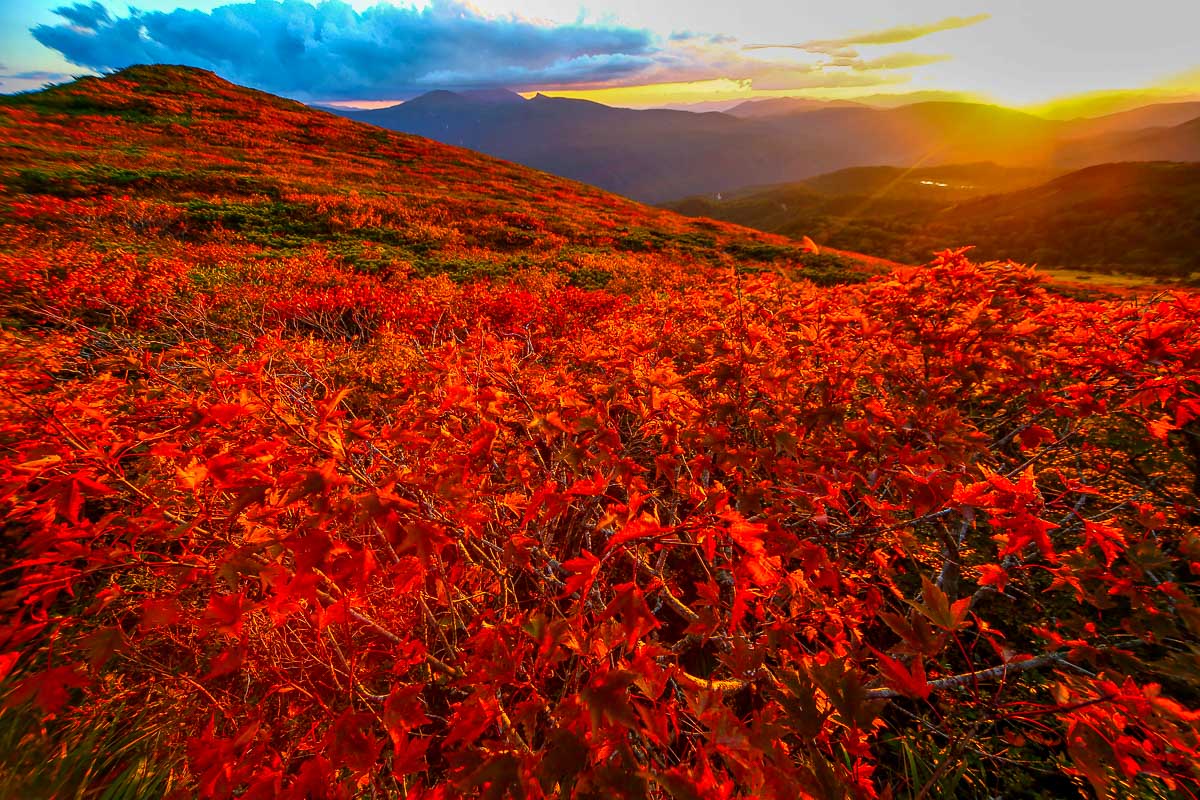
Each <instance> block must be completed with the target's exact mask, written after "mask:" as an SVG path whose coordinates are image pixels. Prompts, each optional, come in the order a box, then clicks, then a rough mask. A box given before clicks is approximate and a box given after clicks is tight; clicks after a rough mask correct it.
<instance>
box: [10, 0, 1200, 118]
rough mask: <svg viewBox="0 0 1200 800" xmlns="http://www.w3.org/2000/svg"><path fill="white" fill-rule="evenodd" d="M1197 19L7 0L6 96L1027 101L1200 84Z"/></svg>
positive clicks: (922, 7)
mask: <svg viewBox="0 0 1200 800" xmlns="http://www.w3.org/2000/svg"><path fill="white" fill-rule="evenodd" d="M130 5H133V6H134V9H131V8H130ZM1197 30H1200V3H1188V2H1181V0H1140V2H1137V3H1116V2H1095V0H1006V1H1005V2H998V1H997V0H991V2H979V3H977V4H972V3H969V2H966V3H964V2H961V1H960V0H913V1H912V2H909V3H905V4H897V3H894V2H891V0H853V1H852V2H829V1H828V0H822V1H821V2H815V1H809V0H788V2H781V0H741V1H740V2H737V3H725V4H716V3H696V2H694V0H653V1H651V2H648V1H647V0H595V2H589V3H588V4H587V6H586V7H584V6H581V5H580V4H578V3H576V2H562V0H527V1H526V2H521V3H513V2H512V0H479V1H478V2H476V3H473V4H466V3H459V2H455V0H434V2H432V3H427V4H422V3H418V4H415V5H410V4H390V3H377V2H374V1H373V0H354V2H351V3H343V2H340V0H331V1H330V2H319V3H315V4H314V3H311V2H308V1H307V0H284V2H277V0H260V1H259V2H256V3H228V2H218V1H217V0H182V1H181V0H133V2H132V3H131V4H126V3H125V2H121V3H115V2H114V3H100V2H93V3H88V4H83V3H79V4H74V5H69V6H62V5H61V4H59V3H56V2H50V1H49V0H6V1H5V2H3V3H0V62H2V63H0V91H5V92H11V91H19V90H23V89H30V88H38V87H39V86H41V85H42V84H44V83H46V82H51V81H58V80H64V79H67V78H69V77H70V76H71V75H73V74H82V73H87V72H103V71H105V70H110V69H117V68H120V67H124V66H127V65H129V64H136V63H152V62H162V63H177V64H189V65H193V66H199V67H205V68H208V69H212V70H213V71H215V72H217V73H218V74H220V75H221V76H223V77H225V78H228V79H230V80H233V81H236V82H238V83H243V84H247V85H251V86H255V87H257V88H261V89H265V90H267V91H271V92H276V93H279V94H284V95H287V96H291V97H295V98H297V99H300V100H304V101H308V102H345V103H355V104H363V103H367V102H372V104H385V103H389V102H395V101H400V100H404V99H407V98H410V97H413V96H415V95H417V94H420V93H422V92H425V91H428V90H431V89H437V88H448V89H466V88H488V87H497V86H503V87H507V88H511V89H514V90H518V91H522V92H535V91H545V92H547V93H551V94H566V95H570V96H576V97H587V98H592V99H596V100H600V101H601V102H606V103H609V104H613V105H630V106H652V105H663V104H668V103H688V102H703V101H713V100H723V99H733V98H749V97H756V96H761V97H766V96H779V95H808V96H814V97H854V96H861V95H872V94H878V93H896V92H915V91H922V92H924V91H941V92H952V93H962V94H963V95H965V96H969V97H974V98H979V99H984V100H989V101H993V102H998V103H1004V104H1008V105H1015V106H1028V105H1035V104H1044V103H1047V102H1048V101H1051V100H1056V99H1059V98H1064V97H1069V96H1074V95H1079V94H1082V93H1093V92H1101V91H1109V90H1148V89H1149V90H1157V91H1160V92H1162V93H1163V96H1164V97H1168V96H1171V95H1184V94H1192V93H1200V51H1198V50H1197V48H1196V44H1195V32H1196V31H1197ZM1080 108H1084V110H1086V107H1085V106H1080Z"/></svg>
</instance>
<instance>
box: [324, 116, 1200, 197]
mask: <svg viewBox="0 0 1200 800" xmlns="http://www.w3.org/2000/svg"><path fill="white" fill-rule="evenodd" d="M756 102H759V103H774V102H776V101H770V100H766V101H756ZM753 108H754V106H750V107H748V109H747V112H749V111H752V110H753ZM760 108H761V107H760ZM766 108H767V110H769V108H770V107H769V106H768V107H766ZM776 108H779V106H776ZM783 108H785V109H786V108H792V109H793V110H791V111H786V110H784V111H781V113H762V114H751V115H749V116H745V115H743V116H739V115H738V114H737V109H736V108H734V109H730V110H728V111H726V112H719V111H710V112H703V113H699V112H688V111H678V110H668V109H642V110H633V109H623V108H612V107H609V106H604V105H602V104H599V103H594V102H589V101H581V100H568V99H566V98H550V97H541V98H534V100H533V101H527V102H525V103H523V104H522V103H515V102H514V103H507V104H502V105H496V104H487V103H471V102H470V101H469V100H468V99H464V100H463V101H462V102H461V103H459V104H457V105H455V106H453V107H448V106H443V107H440V108H438V109H434V108H431V107H430V104H429V103H423V102H421V98H417V99H415V100H414V101H410V103H405V104H401V105H398V106H393V107H391V108H387V109H380V110H362V111H346V110H340V111H338V113H342V114H344V115H345V116H349V117H351V118H353V119H356V120H359V121H362V122H367V123H369V124H373V125H379V126H381V127H386V128H390V129H394V130H403V131H408V132H410V133H415V134H418V135H424V136H428V137H431V138H436V139H439V140H442V141H447V142H450V143H453V144H456V145H460V146H463V147H468V148H470V149H474V150H479V151H481V152H488V153H491V154H493V155H496V156H499V157H502V158H505V159H508V160H512V161H517V162H518V163H523V164H527V165H531V166H535V167H537V168H539V169H545V170H547V171H549V172H552V173H555V174H560V175H564V176H567V177H570V178H573V179H576V180H581V181H583V182H585V183H590V184H593V185H596V186H600V187H602V188H605V189H607V190H609V191H613V192H616V193H618V194H622V195H625V196H628V197H632V198H634V199H638V200H643V201H646V202H659V203H661V202H668V201H671V200H675V199H677V198H679V197H685V196H688V195H693V194H705V193H716V192H731V191H737V190H739V189H741V188H743V187H745V186H750V185H762V184H770V183H780V182H786V181H790V180H803V179H805V178H809V177H815V176H817V175H821V174H825V173H828V172H831V171H834V170H837V169H843V168H848V167H856V166H870V165H886V166H899V167H911V166H914V165H921V164H925V165H933V164H954V163H963V162H974V161H995V162H997V163H1002V164H1006V165H1009V166H1024V167H1043V168H1053V167H1081V166H1088V165H1091V164H1095V163H1105V162H1109V161H1121V160H1134V159H1135V158H1136V159H1137V160H1156V159H1159V158H1168V159H1171V160H1180V159H1181V158H1182V157H1185V156H1190V155H1191V154H1192V152H1193V151H1194V150H1200V137H1196V136H1193V135H1191V134H1190V133H1188V132H1187V129H1184V131H1183V132H1177V133H1175V134H1172V135H1173V136H1174V137H1175V138H1177V139H1182V140H1183V141H1182V142H1177V141H1174V139H1171V138H1170V136H1169V135H1166V134H1164V135H1160V136H1158V137H1157V138H1155V137H1154V136H1150V135H1149V132H1147V131H1142V129H1140V128H1136V126H1137V125H1140V124H1141V123H1142V122H1150V123H1157V122H1161V121H1168V122H1175V121H1178V119H1179V118H1180V117H1181V116H1186V114H1187V113H1189V109H1190V108H1191V107H1190V106H1189V105H1187V104H1181V105H1180V106H1178V107H1170V108H1160V107H1157V106H1148V107H1146V108H1144V109H1137V110H1135V111H1133V112H1122V113H1121V114H1118V115H1111V116H1109V117H1102V118H1097V119H1088V120H1074V121H1061V120H1049V119H1044V118H1042V117H1038V116H1036V115H1033V114H1029V113H1027V112H1024V111H1020V110H1016V109H1009V108H1004V107H1002V106H996V105H991V104H986V103H977V102H960V101H948V100H931V101H922V102H915V103H909V104H905V105H900V106H898V107H895V108H877V107H872V106H867V105H861V104H828V103H826V104H821V105H819V106H817V107H808V106H807V105H806V106H805V107H802V108H799V109H796V108H795V103H791V104H790V105H789V104H786V103H785V104H784V105H783ZM1197 112H1198V117H1200V109H1198V110H1197ZM1131 126H1134V130H1135V131H1140V132H1141V133H1142V134H1143V135H1142V136H1141V138H1139V137H1138V136H1135V135H1134V133H1133V132H1132V131H1131V130H1130V128H1131ZM1193 139H1196V142H1195V145H1194V146H1193V142H1192V140H1193ZM1197 157H1200V156H1197Z"/></svg>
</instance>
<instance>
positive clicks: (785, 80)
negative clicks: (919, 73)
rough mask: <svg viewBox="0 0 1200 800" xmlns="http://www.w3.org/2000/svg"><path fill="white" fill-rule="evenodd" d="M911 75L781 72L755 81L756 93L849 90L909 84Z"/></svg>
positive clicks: (757, 77) (757, 78)
mask: <svg viewBox="0 0 1200 800" xmlns="http://www.w3.org/2000/svg"><path fill="white" fill-rule="evenodd" d="M911 80H912V76H911V75H907V74H904V73H899V74H891V75H880V74H877V73H867V74H864V73H861V72H820V71H817V72H810V73H796V72H789V71H785V70H781V71H779V72H775V73H771V72H764V73H763V74H761V75H757V76H755V77H754V79H753V86H754V89H755V90H756V91H777V92H791V91H801V90H804V89H847V88H863V87H870V86H896V85H899V84H904V83H908V82H909V81H911Z"/></svg>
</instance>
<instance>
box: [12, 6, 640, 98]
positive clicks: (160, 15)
mask: <svg viewBox="0 0 1200 800" xmlns="http://www.w3.org/2000/svg"><path fill="white" fill-rule="evenodd" d="M55 13H56V14H58V15H59V16H60V17H62V18H63V20H64V22H63V23H59V24H55V25H39V26H37V27H35V28H33V29H32V34H33V36H34V38H35V39H36V40H37V41H39V42H40V43H42V44H43V45H45V46H46V47H49V48H51V49H53V50H57V51H58V52H60V53H61V54H62V55H63V56H64V57H65V58H66V59H67V60H68V61H70V62H71V63H73V64H77V65H79V66H83V67H88V68H90V69H93V70H97V71H101V72H103V71H108V70H114V69H120V68H122V67H126V66H129V65H131V64H150V63H168V64H186V65H189V66H195V67H203V68H205V69H211V70H213V71H214V72H217V73H219V74H221V75H223V76H224V77H226V78H229V79H230V80H233V81H235V82H238V83H244V84H249V85H252V86H256V87H259V88H262V89H266V90H268V91H273V92H278V93H282V94H289V95H292V96H295V97H301V98H322V99H328V100H337V99H359V100H370V99H389V98H402V97H405V96H409V95H412V94H417V93H420V92H423V91H426V90H428V89H433V88H450V89H454V88H462V89H466V88H486V87H492V86H506V87H510V88H514V89H524V88H540V87H543V86H546V85H552V84H553V85H558V84H571V85H573V84H603V83H606V82H610V81H614V80H620V79H626V78H628V77H629V76H631V75H633V74H636V73H638V72H646V71H650V70H651V69H652V68H654V67H655V66H656V64H661V63H662V58H661V53H662V50H661V48H660V46H659V45H658V44H657V43H656V42H655V40H654V37H653V36H652V35H651V34H650V33H649V32H647V31H643V30H638V29H632V28H623V27H619V26H615V25H609V26H603V25H594V24H587V23H584V22H582V21H579V22H575V23H571V24H566V25H549V24H544V23H538V22H533V21H530V20H526V19H523V18H521V17H518V16H508V17H488V16H485V15H484V14H483V13H482V12H480V11H478V10H476V9H475V8H473V7H472V6H470V5H468V4H466V3H465V2H461V1H460V0H433V2H432V4H431V5H429V6H428V7H426V8H422V9H417V8H412V7H400V6H393V5H390V4H387V3H380V4H379V5H375V6H372V7H369V8H366V9H365V10H363V11H357V10H355V9H354V8H353V7H352V6H350V5H348V4H347V3H345V2H342V1H341V0H324V2H320V3H318V4H313V3H310V2H306V1H305V0H282V2H280V0H258V1H257V2H255V3H235V4H230V5H225V6H219V7H217V8H214V9H212V10H211V11H209V12H202V11H193V10H187V9H182V8H177V9H175V10H173V11H169V12H160V11H138V10H137V9H134V8H131V9H130V10H129V15H128V16H125V17H113V16H111V15H110V14H109V13H108V11H107V10H106V9H105V8H104V7H103V6H101V5H100V4H99V3H92V4H91V5H84V4H82V3H76V4H75V5H73V6H64V7H62V8H58V9H56V10H55Z"/></svg>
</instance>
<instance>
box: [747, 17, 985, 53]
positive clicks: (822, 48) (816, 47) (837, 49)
mask: <svg viewBox="0 0 1200 800" xmlns="http://www.w3.org/2000/svg"><path fill="white" fill-rule="evenodd" d="M991 17H992V15H991V14H976V15H975V16H973V17H946V18H945V19H943V20H939V21H937V22H931V23H928V24H926V25H897V26H896V27H894V28H885V29H883V30H879V31H869V32H866V33H856V34H851V35H850V36H844V37H842V38H840V39H813V40H812V41H808V42H800V43H799V44H750V45H746V48H745V49H747V50H762V49H766V48H775V47H786V48H791V49H794V50H804V51H807V52H809V53H821V54H823V55H828V56H834V57H841V58H856V57H857V56H858V53H857V51H855V50H854V46H855V45H878V44H902V43H904V42H911V41H914V40H916V39H921V38H923V37H925V36H929V35H930V34H933V33H940V32H942V31H950V30H955V29H957V28H968V27H970V26H972V25H978V24H979V23H981V22H984V21H986V20H989V19H991Z"/></svg>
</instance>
